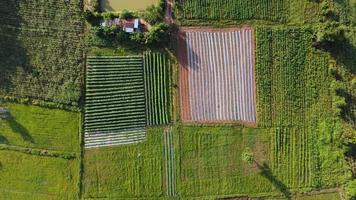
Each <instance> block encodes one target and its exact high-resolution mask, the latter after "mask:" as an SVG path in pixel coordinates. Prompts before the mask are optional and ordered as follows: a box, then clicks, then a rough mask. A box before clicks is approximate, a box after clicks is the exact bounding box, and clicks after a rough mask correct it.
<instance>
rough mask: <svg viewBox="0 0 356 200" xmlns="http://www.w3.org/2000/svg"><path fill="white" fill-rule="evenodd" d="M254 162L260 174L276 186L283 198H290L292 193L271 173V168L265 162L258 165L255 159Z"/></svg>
mask: <svg viewBox="0 0 356 200" xmlns="http://www.w3.org/2000/svg"><path fill="white" fill-rule="evenodd" d="M255 164H256V166H257V168H258V169H259V170H261V172H260V174H261V175H262V176H263V177H265V178H266V179H268V180H269V181H270V182H271V183H272V185H273V186H274V187H275V188H277V189H278V190H279V191H280V192H282V193H283V195H284V197H285V198H287V199H291V196H292V193H291V192H290V191H289V190H288V187H287V186H286V185H285V184H284V183H283V182H282V181H281V180H279V179H278V178H277V177H276V176H274V175H273V174H272V170H271V169H270V168H269V166H268V165H267V164H266V163H263V164H262V165H260V164H259V163H257V162H256V161H255Z"/></svg>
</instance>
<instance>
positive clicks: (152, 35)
mask: <svg viewBox="0 0 356 200" xmlns="http://www.w3.org/2000/svg"><path fill="white" fill-rule="evenodd" d="M168 28H169V27H168V25H166V24H164V23H160V24H158V25H156V26H153V27H152V29H151V30H150V31H149V32H147V33H146V34H145V43H146V44H147V45H152V46H160V45H163V44H165V43H167V42H168V41H169V35H170V34H169V32H168Z"/></svg>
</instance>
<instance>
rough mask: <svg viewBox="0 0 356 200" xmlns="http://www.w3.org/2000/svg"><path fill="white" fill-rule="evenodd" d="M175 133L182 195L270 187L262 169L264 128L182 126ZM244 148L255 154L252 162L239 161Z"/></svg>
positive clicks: (265, 149) (266, 139) (249, 191)
mask: <svg viewBox="0 0 356 200" xmlns="http://www.w3.org/2000/svg"><path fill="white" fill-rule="evenodd" d="M175 135H176V137H179V147H178V149H177V151H178V153H177V157H178V156H179V161H178V166H180V170H178V174H179V175H178V180H179V181H178V190H177V191H178V192H179V193H180V195H181V196H188V197H189V196H212V195H216V196H221V195H234V194H258V193H268V192H271V191H272V190H273V189H272V185H271V183H270V180H269V179H268V178H266V177H265V176H264V174H263V173H264V171H263V169H262V168H264V169H267V167H268V166H269V136H268V133H267V132H265V130H264V129H248V128H240V127H197V126H183V127H180V128H177V129H176V133H175ZM177 140H178V138H176V139H175V141H177ZM246 149H250V151H251V152H252V153H253V155H254V160H255V162H254V163H252V164H248V163H247V162H245V161H243V160H242V153H243V152H244V151H246ZM177 159H178V158H177Z"/></svg>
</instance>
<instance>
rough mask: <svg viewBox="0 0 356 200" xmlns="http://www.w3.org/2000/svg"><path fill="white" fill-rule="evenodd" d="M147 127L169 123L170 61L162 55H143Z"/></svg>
mask: <svg viewBox="0 0 356 200" xmlns="http://www.w3.org/2000/svg"><path fill="white" fill-rule="evenodd" d="M143 59H144V70H145V86H146V88H145V90H146V101H147V125H161V124H167V123H169V122H170V113H171V112H170V108H171V106H170V105H171V104H170V68H171V65H170V60H169V59H168V58H167V56H166V55H165V54H163V53H151V52H147V53H145V55H144V57H143Z"/></svg>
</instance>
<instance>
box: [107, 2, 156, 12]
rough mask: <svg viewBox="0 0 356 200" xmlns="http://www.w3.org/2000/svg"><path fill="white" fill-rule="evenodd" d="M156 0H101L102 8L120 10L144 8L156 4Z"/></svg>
mask: <svg viewBox="0 0 356 200" xmlns="http://www.w3.org/2000/svg"><path fill="white" fill-rule="evenodd" d="M157 3H158V0H140V1H127V0H101V5H102V9H103V10H105V11H122V10H144V9H146V8H147V7H148V6H150V5H156V4H157Z"/></svg>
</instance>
